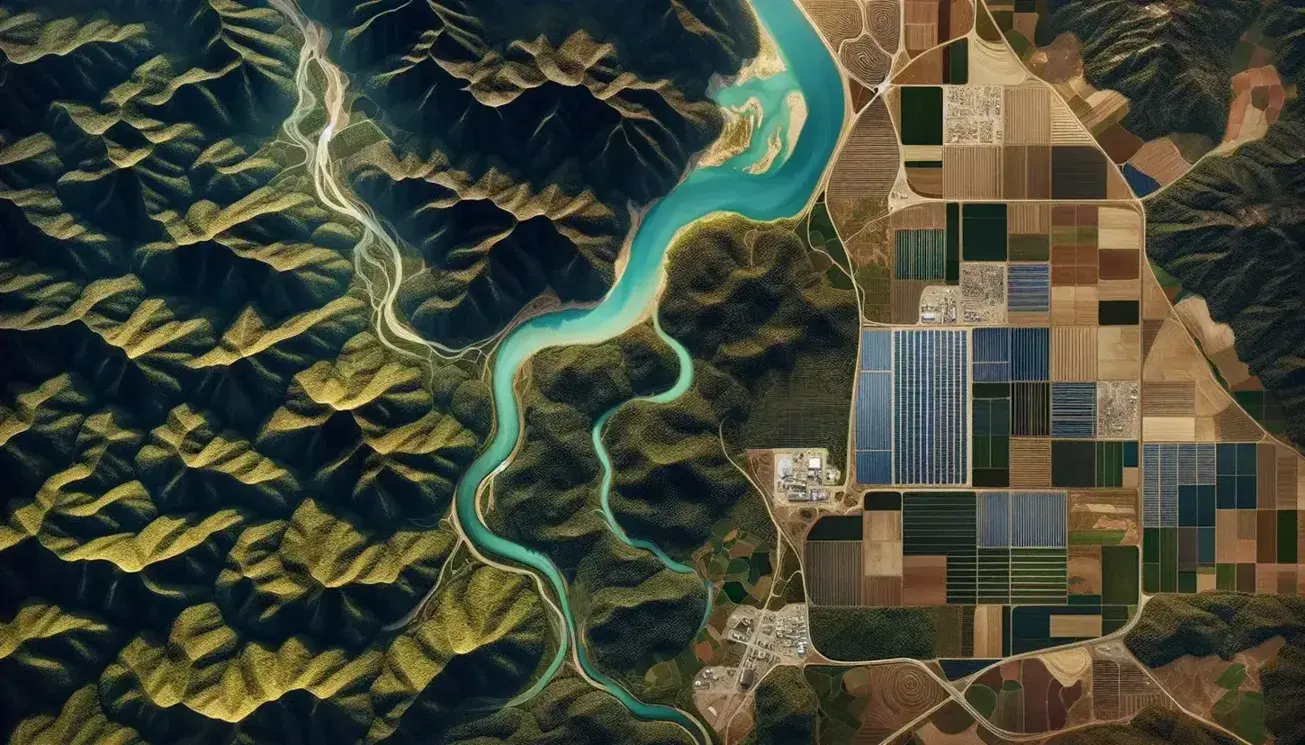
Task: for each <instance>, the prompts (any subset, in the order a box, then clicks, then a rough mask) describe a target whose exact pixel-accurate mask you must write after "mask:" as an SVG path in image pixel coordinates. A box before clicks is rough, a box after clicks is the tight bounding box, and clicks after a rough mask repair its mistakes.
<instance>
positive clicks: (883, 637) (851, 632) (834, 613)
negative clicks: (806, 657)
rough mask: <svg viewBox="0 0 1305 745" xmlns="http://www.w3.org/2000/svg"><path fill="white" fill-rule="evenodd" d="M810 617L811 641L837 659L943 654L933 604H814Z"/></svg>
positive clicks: (918, 656) (824, 653)
mask: <svg viewBox="0 0 1305 745" xmlns="http://www.w3.org/2000/svg"><path fill="white" fill-rule="evenodd" d="M809 617H810V624H811V644H812V645H813V646H814V647H815V648H816V649H817V650H819V651H820V653H821V654H823V655H825V656H826V657H828V658H830V659H833V660H843V661H847V662H855V661H857V660H882V659H889V658H893V657H914V658H915V659H920V660H927V659H933V658H934V657H938V656H939V655H938V652H937V650H936V648H935V647H936V631H937V618H936V614H935V609H933V608H844V607H829V606H812V607H811V608H810V609H809Z"/></svg>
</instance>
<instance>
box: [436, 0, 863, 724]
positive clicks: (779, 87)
mask: <svg viewBox="0 0 1305 745" xmlns="http://www.w3.org/2000/svg"><path fill="white" fill-rule="evenodd" d="M796 1H797V0H753V6H754V7H755V9H756V12H757V16H758V17H759V19H760V20H761V22H762V24H764V25H765V27H766V28H767V29H768V30H769V31H770V33H771V35H772V37H773V38H774V40H775V42H776V45H777V47H778V49H779V53H780V56H781V57H782V58H783V60H784V63H785V67H786V70H785V71H784V72H782V73H779V74H777V75H773V76H770V77H766V78H760V79H758V78H750V79H749V80H747V81H746V82H744V83H743V84H741V85H737V86H732V87H729V88H726V89H724V90H722V91H720V92H719V93H718V94H717V96H716V100H717V101H718V102H719V103H721V104H722V105H739V104H741V103H742V102H743V101H746V100H747V99H749V98H756V99H758V100H759V101H760V102H761V104H762V110H763V123H762V126H761V127H760V128H759V131H758V132H757V133H756V134H755V136H754V143H753V147H751V148H749V149H748V150H747V151H746V152H744V153H742V154H740V155H739V156H737V157H735V158H733V159H731V160H729V161H726V162H725V163H724V164H722V165H721V166H718V167H714V168H704V169H699V170H696V171H694V172H693V173H692V174H691V175H690V176H689V177H688V178H687V179H685V180H684V181H682V182H681V183H680V184H679V186H677V187H676V188H675V189H674V190H673V191H671V193H670V194H668V195H667V196H666V197H665V198H664V199H662V200H661V201H659V202H658V203H657V204H655V205H654V206H653V207H652V209H650V210H649V211H648V213H647V214H646V215H645V216H644V219H643V221H642V222H641V224H640V225H639V227H638V230H637V232H636V234H635V236H634V239H633V241H632V243H631V246H630V251H629V259H628V261H627V263H626V266H625V268H624V271H623V272H622V273H621V276H620V278H619V279H618V281H617V282H616V284H615V285H614V286H613V287H612V289H611V291H610V292H608V294H607V296H606V297H605V298H604V299H603V300H602V302H600V303H599V304H598V305H596V306H593V307H591V308H585V309H574V308H572V309H565V310H559V311H556V312H552V313H548V314H545V315H542V316H538V317H536V318H532V319H530V320H528V321H526V322H524V323H522V324H521V325H520V326H517V327H516V328H515V329H513V331H512V332H511V333H510V334H508V335H507V336H506V337H505V338H504V339H503V341H502V343H501V344H500V345H499V347H498V349H497V350H496V351H495V354H494V358H493V361H492V364H493V369H492V378H491V384H492V387H493V394H494V413H495V423H496V428H495V433H494V438H493V440H491V441H490V443H489V445H488V447H486V448H485V450H484V451H483V452H482V453H481V454H480V456H479V457H478V458H476V460H475V461H474V462H473V463H472V464H471V467H470V469H468V471H467V472H466V474H464V475H463V477H462V480H461V481H460V482H459V483H458V486H457V491H456V495H455V497H454V510H455V515H456V519H457V520H458V522H459V523H460V525H461V528H462V531H463V532H464V534H465V535H466V537H467V538H468V540H470V541H471V542H472V543H473V544H474V545H475V547H476V548H477V549H478V550H479V551H480V552H482V553H483V554H485V555H486V556H489V557H492V558H494V559H497V560H502V561H507V562H512V563H515V564H520V565H524V566H526V567H529V568H531V569H533V570H534V571H536V572H538V573H539V574H540V575H541V576H542V577H543V578H544V580H545V581H546V583H547V584H548V585H550V586H551V588H552V590H553V593H554V596H555V597H556V598H557V601H558V606H559V607H560V609H561V611H562V614H563V616H564V619H565V625H566V629H565V638H564V639H563V640H562V644H560V645H559V651H558V655H559V663H560V658H562V657H563V656H565V654H566V652H567V648H568V645H569V644H570V642H573V641H575V642H577V643H576V644H575V650H574V651H575V658H576V661H577V662H578V664H579V665H580V666H581V667H582V668H583V672H584V673H585V676H586V677H588V678H589V679H590V680H592V681H594V682H595V683H597V684H598V685H599V686H600V687H602V688H603V689H605V690H606V691H608V692H609V693H611V694H612V695H613V696H615V697H616V698H617V699H619V700H620V701H621V703H622V704H624V705H625V706H626V707H627V708H629V710H630V711H631V712H632V713H633V714H635V715H636V716H638V717H640V718H642V719H649V720H661V721H670V722H675V723H676V724H679V725H680V726H682V727H684V728H685V729H686V730H688V731H689V732H690V733H691V734H693V735H694V737H695V738H697V739H698V740H699V741H707V740H708V739H709V738H708V736H707V733H706V731H705V729H704V728H703V726H702V724H701V723H700V722H698V721H697V720H696V719H693V718H692V717H690V716H688V715H687V714H685V713H684V712H682V711H680V710H679V709H675V708H672V707H668V706H660V705H655V704H648V703H645V702H642V701H639V700H638V699H637V698H635V697H634V696H633V695H631V694H630V693H629V692H628V691H626V690H625V689H624V688H622V687H621V686H620V685H619V684H618V683H617V682H616V681H615V680H613V679H611V678H610V677H609V676H607V675H605V674H604V673H603V672H602V671H601V670H599V669H597V667H596V666H594V665H593V663H592V662H591V661H590V659H589V656H588V654H587V652H586V651H585V648H584V644H583V643H580V642H579V641H578V640H579V637H580V634H579V632H578V629H577V624H576V619H575V616H574V615H573V614H572V612H571V608H570V603H569V602H568V600H567V592H566V580H565V579H564V577H563V575H562V573H561V571H559V570H558V568H557V566H556V565H555V564H554V563H553V562H552V561H551V560H550V559H549V558H548V557H547V556H545V555H544V554H542V553H540V552H538V551H534V550H532V549H529V548H527V547H525V546H522V545H521V544H518V543H515V542H513V541H510V540H508V539H506V538H504V537H502V536H499V535H497V534H495V533H494V532H493V531H491V530H489V528H487V527H486V526H485V524H484V522H482V521H481V519H480V517H479V516H478V514H477V510H476V498H477V494H478V493H479V491H480V489H481V488H482V487H483V486H484V485H485V484H486V483H487V481H488V479H490V478H492V477H493V475H494V474H495V472H497V471H498V470H499V469H501V468H502V467H503V465H504V464H505V463H506V462H507V460H508V458H509V457H510V456H511V454H512V451H513V450H514V449H515V448H516V445H517V442H518V440H519V439H520V436H521V422H520V411H519V407H518V402H517V400H516V396H515V392H514V390H513V380H514V379H515V378H516V375H517V372H518V371H519V370H520V369H521V366H522V365H523V364H525V362H526V361H527V360H528V359H529V358H530V357H531V356H532V355H534V354H535V353H536V352H539V351H540V350H542V349H545V348H547V347H554V346H563V345H575V344H597V343H601V342H603V341H606V340H608V339H611V338H613V337H615V336H618V335H620V334H621V333H623V332H624V331H626V330H627V329H629V328H631V327H632V326H634V325H635V324H637V323H639V322H640V321H641V320H642V319H644V318H646V317H647V316H648V313H649V311H650V310H652V309H653V307H654V305H655V303H656V301H657V296H658V293H659V291H660V288H661V286H662V283H663V281H664V280H665V267H664V259H665V256H666V251H667V249H668V248H669V247H670V245H671V243H672V242H673V240H674V238H675V235H676V233H678V232H679V231H680V230H681V229H683V228H684V227H685V226H687V225H689V224H691V223H693V222H694V221H696V220H698V219H700V218H702V217H705V216H707V215H709V214H711V213H714V212H737V213H739V214H742V215H744V216H746V217H748V218H750V219H753V220H762V221H765V220H774V219H778V218H784V217H790V216H793V215H796V214H798V213H799V212H801V211H802V210H804V209H805V208H806V206H807V205H808V203H809V202H810V201H811V198H812V196H813V193H814V192H815V190H816V188H817V187H818V185H819V184H820V182H821V178H822V176H823V174H824V171H825V167H826V165H827V164H828V163H829V161H830V157H831V155H832V154H833V151H834V146H835V145H836V144H837V142H838V138H839V134H840V132H841V131H842V127H843V121H844V116H845V103H844V93H843V84H842V78H841V77H840V75H839V72H838V69H837V68H836V67H835V65H834V61H833V59H832V58H831V57H830V55H829V53H828V51H827V49H826V47H825V45H824V43H823V42H822V40H821V39H820V37H819V36H817V34H816V31H815V29H814V28H812V26H811V25H810V23H809V22H808V20H807V18H806V16H805V15H803V13H802V12H801V11H800V10H799V9H798V8H797V6H796V4H795V3H796ZM795 90H796V91H799V92H800V93H801V94H802V97H803V98H804V99H805V101H806V106H807V117H806V121H805V123H803V124H802V127H801V133H800V137H798V139H797V141H796V145H795V146H794V147H792V149H791V151H790V150H789V148H788V146H787V144H785V145H784V147H783V150H782V151H781V153H780V154H779V157H778V158H777V159H776V161H775V162H774V163H772V164H771V167H770V168H768V169H766V170H764V171H762V172H761V173H752V172H750V171H749V170H748V168H749V166H752V165H753V164H754V163H756V162H757V161H758V160H760V159H761V158H763V157H765V140H766V139H767V135H768V134H769V133H771V132H774V131H777V128H780V127H783V126H785V124H786V123H787V122H788V120H789V117H790V114H791V112H790V110H789V107H788V104H787V103H786V99H787V98H788V97H789V93H791V92H793V91H795ZM758 141H760V143H759V142H758ZM758 170H760V169H758ZM658 331H659V334H660V335H661V337H662V338H663V340H665V341H666V342H667V343H668V344H670V345H671V348H672V349H673V350H675V353H676V355H677V357H678V358H679V361H680V375H679V378H678V380H677V381H676V384H675V385H674V386H673V387H672V388H671V389H670V390H668V391H666V392H665V393H662V394H660V395H658V396H655V397H652V398H653V400H656V401H669V400H672V399H674V398H675V397H677V396H679V395H680V394H681V393H683V391H684V390H686V389H687V388H688V387H689V384H690V382H691V380H692V365H691V364H690V361H689V356H688V353H687V352H686V351H685V349H684V348H683V346H681V345H680V344H679V343H678V342H676V341H675V340H674V339H672V338H671V337H669V336H667V335H666V334H664V333H661V332H660V329H658ZM608 416H610V412H609V413H608V415H604V416H603V417H602V418H600V420H599V422H598V423H597V424H596V425H595V428H594V432H593V436H594V443H595V446H596V447H597V450H598V453H599V458H600V460H601V461H602V462H603V465H604V472H605V473H604V478H603V491H602V497H603V499H602V505H603V512H604V517H605V518H606V519H607V521H608V524H609V525H611V526H612V527H613V530H614V532H615V533H616V535H617V536H618V537H620V538H622V539H623V540H626V541H627V542H628V543H630V544H631V545H634V546H637V547H639V548H644V549H647V550H650V551H653V552H654V553H656V554H657V555H658V557H659V558H661V559H662V560H663V561H664V562H666V563H667V566H668V567H670V568H671V569H672V570H674V571H681V572H690V571H692V569H691V568H690V567H686V566H684V565H683V564H679V563H677V562H674V561H673V560H671V559H670V558H669V557H667V556H666V555H665V554H664V553H663V552H662V551H661V550H660V549H658V548H657V547H656V546H653V545H651V544H650V543H649V542H647V541H642V540H639V539H633V538H630V537H629V536H627V535H626V534H625V532H624V531H623V530H621V529H620V526H619V525H618V524H617V521H616V518H615V516H614V515H613V514H612V511H611V508H610V504H609V499H608V496H609V495H608V492H609V489H610V484H611V473H610V465H609V463H608V460H607V456H606V452H605V451H604V449H603V447H602V443H601V432H602V425H603V424H604V423H605V422H606V420H607V418H608ZM559 663H555V665H554V668H556V666H557V664H559Z"/></svg>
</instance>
